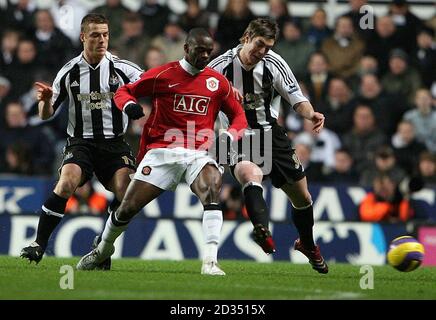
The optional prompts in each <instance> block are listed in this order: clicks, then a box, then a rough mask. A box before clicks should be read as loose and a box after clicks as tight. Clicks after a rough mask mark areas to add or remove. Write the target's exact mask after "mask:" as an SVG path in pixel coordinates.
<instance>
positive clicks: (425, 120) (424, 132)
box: [404, 89, 436, 153]
mask: <svg viewBox="0 0 436 320" xmlns="http://www.w3.org/2000/svg"><path fill="white" fill-rule="evenodd" d="M404 119H405V120H408V121H410V122H412V123H413V126H414V127H415V132H416V138H417V140H418V141H420V142H422V143H424V144H425V145H426V147H427V149H428V150H429V151H430V152H432V153H436V109H435V108H434V106H433V105H432V97H431V93H430V91H429V90H428V89H419V90H418V91H416V94H415V109H413V110H409V111H407V112H406V113H405V114H404Z"/></svg>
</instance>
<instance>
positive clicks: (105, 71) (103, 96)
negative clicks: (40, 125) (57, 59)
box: [52, 52, 143, 139]
mask: <svg viewBox="0 0 436 320" xmlns="http://www.w3.org/2000/svg"><path fill="white" fill-rule="evenodd" d="M142 72H143V70H141V68H140V67H138V66H137V65H136V64H134V63H132V62H130V61H127V60H121V59H119V58H118V57H116V56H114V55H112V54H111V53H109V52H106V55H105V57H104V58H103V59H102V60H101V61H100V63H99V64H98V65H96V66H92V65H90V64H88V62H87V61H86V60H85V58H84V57H83V52H82V54H80V55H79V56H77V57H75V58H74V59H72V60H70V61H69V62H68V63H67V64H65V66H63V68H62V69H61V70H60V71H59V72H58V74H57V76H56V79H55V81H54V83H53V97H52V105H53V108H54V110H55V111H56V109H57V108H58V107H59V106H60V105H61V104H67V105H68V112H69V113H68V128H67V133H68V135H69V136H70V137H76V138H84V139H111V138H115V137H119V136H121V135H123V134H124V133H125V132H126V130H127V125H128V117H127V115H125V114H124V113H123V112H121V111H120V110H119V109H118V108H117V107H116V105H115V102H114V100H113V97H114V94H115V91H116V90H117V89H118V87H120V86H122V85H124V84H126V83H130V82H134V81H136V80H138V79H139V78H140V76H141V74H142Z"/></svg>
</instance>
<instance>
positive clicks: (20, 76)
mask: <svg viewBox="0 0 436 320" xmlns="http://www.w3.org/2000/svg"><path fill="white" fill-rule="evenodd" d="M40 69H41V66H40V65H38V63H37V61H36V47H35V44H34V42H33V41H32V40H29V39H23V40H20V42H19V43H18V47H17V56H16V59H14V61H13V63H12V64H11V65H10V67H9V68H7V69H6V72H5V76H6V77H7V78H8V79H9V80H10V81H11V85H12V87H11V92H10V93H9V95H10V97H11V98H12V99H19V98H20V97H21V96H22V95H23V94H25V93H26V92H28V91H29V90H31V88H32V84H33V82H34V80H35V75H36V74H37V72H38V70H40Z"/></svg>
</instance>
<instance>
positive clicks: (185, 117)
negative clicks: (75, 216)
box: [114, 61, 247, 160]
mask: <svg viewBox="0 0 436 320" xmlns="http://www.w3.org/2000/svg"><path fill="white" fill-rule="evenodd" d="M144 96H149V97H151V98H152V106H153V109H152V112H151V114H150V116H149V118H148V120H147V123H146V124H145V126H144V129H143V132H142V137H141V143H140V150H139V154H138V158H139V160H140V159H142V156H143V155H144V154H145V152H146V151H147V150H149V149H152V148H167V147H169V148H175V147H184V148H188V149H197V150H198V149H203V148H205V146H207V145H209V144H210V141H209V143H207V141H208V140H209V138H210V135H209V133H210V132H213V129H214V123H215V119H216V117H217V115H218V112H219V111H220V109H221V110H222V111H223V112H224V113H225V114H226V115H227V117H228V118H229V120H230V127H229V129H228V130H229V131H230V132H231V133H233V135H234V138H236V139H238V138H239V137H240V136H241V135H242V133H243V130H244V129H245V128H246V127H247V119H246V117H245V112H244V110H243V108H242V106H241V104H240V103H239V102H238V101H237V100H236V98H235V97H234V95H233V91H232V87H231V85H230V83H229V82H228V80H227V79H226V78H225V77H224V76H222V75H221V74H219V73H218V72H216V71H215V70H213V69H211V68H209V67H206V68H205V69H204V70H203V71H201V72H199V73H197V74H195V75H193V74H191V73H190V72H188V71H187V70H185V68H184V67H183V66H182V65H181V62H179V61H176V62H170V63H168V64H165V65H163V66H161V67H158V68H154V69H151V70H149V71H147V72H144V73H143V74H142V76H141V78H140V79H139V80H138V81H136V82H134V83H131V84H127V85H124V86H122V87H121V88H119V89H118V91H117V92H116V94H115V97H114V100H115V103H116V105H117V106H118V108H120V109H121V110H123V108H124V106H125V105H126V103H128V102H130V101H133V102H135V103H136V102H137V98H140V97H144ZM205 129H208V130H205ZM235 132H238V134H237V135H236V136H235ZM205 133H206V134H205Z"/></svg>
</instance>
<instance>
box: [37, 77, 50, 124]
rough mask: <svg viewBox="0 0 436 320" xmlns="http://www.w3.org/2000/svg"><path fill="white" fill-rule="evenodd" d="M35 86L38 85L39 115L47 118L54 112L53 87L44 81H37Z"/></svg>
mask: <svg viewBox="0 0 436 320" xmlns="http://www.w3.org/2000/svg"><path fill="white" fill-rule="evenodd" d="M35 87H36V98H37V100H38V101H39V102H38V115H39V117H40V118H41V119H42V120H47V119H48V118H50V117H51V116H52V115H53V113H54V109H53V106H52V105H51V98H52V96H53V89H52V87H50V86H48V85H46V84H44V83H42V82H35Z"/></svg>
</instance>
